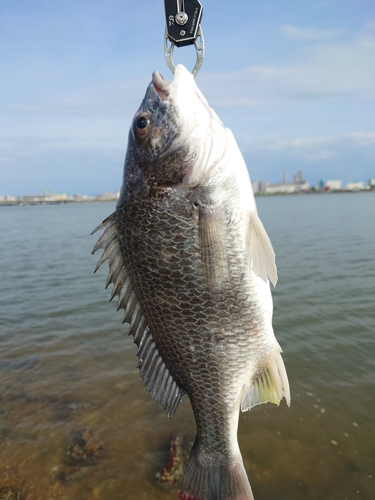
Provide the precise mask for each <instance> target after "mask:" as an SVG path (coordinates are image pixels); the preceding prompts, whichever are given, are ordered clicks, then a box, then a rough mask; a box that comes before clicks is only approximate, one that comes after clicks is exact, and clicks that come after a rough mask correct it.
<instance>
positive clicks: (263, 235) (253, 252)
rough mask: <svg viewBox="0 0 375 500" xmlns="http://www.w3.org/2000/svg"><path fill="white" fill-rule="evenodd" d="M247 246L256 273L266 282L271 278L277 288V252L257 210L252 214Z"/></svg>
mask: <svg viewBox="0 0 375 500" xmlns="http://www.w3.org/2000/svg"><path fill="white" fill-rule="evenodd" d="M246 246H247V249H246V250H247V253H248V255H249V258H250V265H251V266H252V268H253V271H254V273H255V274H256V275H257V276H259V277H260V278H262V279H263V280H264V281H265V282H267V278H269V280H270V281H271V283H272V284H273V286H275V285H276V283H277V269H276V264H275V252H274V250H273V248H272V243H271V241H270V239H269V237H268V234H267V232H266V230H265V229H264V226H263V224H262V221H261V220H260V219H259V216H258V214H257V212H256V210H252V211H251V212H250V228H249V231H248V238H247V241H246Z"/></svg>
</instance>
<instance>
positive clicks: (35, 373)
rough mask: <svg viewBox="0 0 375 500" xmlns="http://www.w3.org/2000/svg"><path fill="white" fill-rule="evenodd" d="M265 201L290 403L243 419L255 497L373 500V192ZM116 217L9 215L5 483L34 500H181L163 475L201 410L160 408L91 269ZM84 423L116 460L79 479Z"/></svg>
mask: <svg viewBox="0 0 375 500" xmlns="http://www.w3.org/2000/svg"><path fill="white" fill-rule="evenodd" d="M257 203H258V209H259V212H260V215H261V218H262V220H263V222H264V224H265V226H266V228H267V230H268V233H269V235H270V237H271V240H272V242H273V244H274V247H275V251H276V254H277V264H278V270H279V283H278V284H277V287H276V289H275V291H274V306H275V313H274V327H275V331H276V335H277V338H278V340H279V342H280V344H281V345H282V347H283V349H284V356H283V357H284V360H285V365H286V368H287V371H288V374H289V380H290V383H291V389H292V407H291V409H288V408H287V407H286V405H285V402H283V403H282V405H281V406H280V407H279V408H277V407H274V406H273V405H262V406H260V407H256V408H255V409H253V410H252V411H251V412H248V413H245V414H242V415H241V420H240V429H239V442H240V447H241V450H242V453H243V457H244V461H245V466H246V469H247V472H248V476H249V479H250V482H251V485H252V488H253V492H254V495H255V498H256V500H275V499H278V500H318V499H319V500H320V499H322V500H323V499H324V500H327V499H328V500H336V499H337V500H338V499H340V500H346V499H347V500H351V499H361V500H367V499H369V500H370V499H371V500H373V499H374V498H375V320H374V314H375V259H374V256H375V224H374V216H375V194H374V193H364V194H362V193H361V194H340V195H319V196H318V195H317V196H285V197H283V196H274V197H269V198H260V199H258V200H257ZM113 209H114V204H110V203H106V204H99V203H98V204H83V205H60V206H25V207H3V208H1V209H0V228H1V240H0V252H1V254H0V255H1V260H0V266H1V274H0V276H1V288H0V307H1V309H0V311H1V316H0V487H1V486H4V485H6V486H12V485H17V486H18V487H21V488H22V490H23V493H24V496H25V497H26V498H27V499H28V500H52V499H54V500H62V499H64V500H70V499H71V500H78V499H85V500H86V499H99V500H107V499H109V498H110V499H114V500H122V499H126V500H139V499H141V500H146V499H147V500H176V498H177V486H175V487H170V488H161V487H160V486H159V485H158V484H157V483H156V482H155V480H154V478H155V473H156V472H157V471H158V470H159V469H160V467H161V466H162V465H164V463H163V460H164V459H165V449H166V446H168V441H169V436H170V434H171V433H172V432H175V431H181V430H187V431H189V432H191V433H194V421H193V417H192V412H191V410H190V406H189V401H188V398H186V400H185V401H184V403H183V404H182V406H181V407H180V408H179V409H178V411H177V414H176V417H175V418H174V419H173V420H172V421H170V420H169V419H168V418H167V416H166V415H165V413H164V411H163V410H162V408H161V407H160V406H159V405H157V404H156V403H155V402H154V401H152V400H151V399H150V397H149V395H148V393H147V392H146V390H145V389H144V388H143V386H142V383H141V381H140V378H139V377H138V373H137V370H136V368H135V366H136V356H135V351H136V347H135V345H134V344H133V343H132V340H131V338H129V337H128V336H127V332H126V328H125V327H124V325H121V320H122V315H121V313H120V312H119V313H116V307H115V304H114V303H113V304H112V303H111V304H108V299H109V291H108V290H104V282H105V278H106V269H100V271H99V272H98V273H97V274H96V275H93V272H92V271H93V268H94V266H95V264H96V261H97V257H96V256H95V257H92V256H91V255H90V252H91V249H92V247H93V245H94V243H95V241H96V236H95V237H90V236H89V234H90V232H91V230H92V229H93V228H94V227H95V226H96V225H97V224H98V222H100V221H101V220H102V219H103V218H104V217H106V216H107V215H109V214H110V213H111V212H112V211H113ZM103 268H104V266H103ZM84 427H91V428H93V429H95V430H96V431H97V432H98V433H99V435H100V436H101V439H102V441H103V443H104V449H105V455H104V457H103V458H101V459H99V460H98V462H97V464H96V465H94V466H91V467H86V468H83V469H80V470H79V473H77V474H75V475H74V474H73V475H72V476H71V478H70V476H69V473H71V469H69V467H67V466H66V465H64V463H63V461H62V457H63V450H64V440H66V438H67V436H69V435H70V434H71V433H72V432H74V431H75V430H77V429H80V428H84ZM64 473H66V474H68V476H66V477H68V479H69V478H70V480H66V481H61V480H60V479H61V477H62V474H64ZM59 478H60V479H59Z"/></svg>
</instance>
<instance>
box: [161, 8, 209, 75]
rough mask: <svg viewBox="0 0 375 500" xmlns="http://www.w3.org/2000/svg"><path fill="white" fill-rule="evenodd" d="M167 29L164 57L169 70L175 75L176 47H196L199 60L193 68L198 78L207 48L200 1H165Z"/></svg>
mask: <svg viewBox="0 0 375 500" xmlns="http://www.w3.org/2000/svg"><path fill="white" fill-rule="evenodd" d="M164 4H165V17H166V23H167V26H166V29H165V34H164V56H165V60H166V62H167V65H168V67H169V69H170V70H171V71H172V73H174V71H175V64H174V62H173V50H174V47H175V45H177V47H183V46H185V45H194V47H195V51H196V56H197V60H196V63H195V66H194V68H193V71H192V73H193V75H194V76H196V75H197V73H198V71H199V70H200V67H201V66H202V63H203V59H204V54H205V46H204V38H203V32H202V28H201V26H200V22H201V19H202V13H203V8H202V5H201V4H200V2H199V1H198V0H164Z"/></svg>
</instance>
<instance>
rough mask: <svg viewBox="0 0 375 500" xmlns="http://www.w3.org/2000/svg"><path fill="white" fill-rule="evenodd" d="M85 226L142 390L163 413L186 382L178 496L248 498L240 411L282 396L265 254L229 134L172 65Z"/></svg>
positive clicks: (268, 252) (148, 99)
mask: <svg viewBox="0 0 375 500" xmlns="http://www.w3.org/2000/svg"><path fill="white" fill-rule="evenodd" d="M155 82H156V83H155ZM97 229H104V233H103V235H102V236H101V237H100V239H99V241H98V243H97V245H96V246H95V248H94V251H96V250H97V249H98V248H102V249H103V250H104V252H103V255H102V257H101V258H100V260H99V264H98V267H99V265H101V264H102V263H103V261H105V260H108V263H109V273H108V278H107V284H109V283H113V284H114V287H113V290H112V296H111V298H112V297H114V296H118V308H119V309H123V310H124V321H126V322H128V323H130V334H132V335H133V336H134V342H135V343H136V345H137V346H138V351H137V356H138V368H139V371H140V375H141V377H142V380H143V383H144V385H145V387H146V388H147V390H148V391H149V392H150V394H151V396H152V397H153V398H154V399H156V401H158V402H159V403H160V404H161V405H162V406H163V407H164V408H165V410H166V411H167V413H168V415H169V416H170V417H171V418H172V417H173V415H174V414H175V412H176V410H177V407H178V405H179V404H180V403H181V401H182V398H183V397H184V394H186V393H187V394H188V396H189V399H190V402H191V405H192V408H193V412H194V416H195V420H196V425H197V436H196V440H195V443H194V446H193V448H192V450H191V454H190V457H189V460H188V462H187V466H186V470H185V473H184V476H183V479H182V483H181V487H180V493H179V498H180V500H251V499H253V495H252V492H251V488H250V484H249V482H248V479H247V476H246V472H245V469H244V466H243V461H242V457H241V454H240V451H239V447H238V442H237V427H238V417H239V411H240V408H241V409H242V410H248V409H250V408H251V407H252V406H255V405H257V404H261V403H265V402H267V401H271V402H274V403H276V404H279V403H280V400H281V399H282V397H283V396H285V398H286V399H287V403H288V404H289V401H290V396H289V385H288V379H287V375H286V372H285V368H284V364H283V361H282V358H281V355H280V352H281V349H280V346H279V345H278V343H277V341H276V338H275V336H274V333H273V329H272V298H271V292H270V287H269V279H270V280H271V281H272V282H273V283H274V284H275V283H276V280H277V273H276V266H275V261H274V260H275V255H274V252H273V249H272V245H271V243H270V241H269V238H268V236H267V233H266V231H265V229H264V227H263V225H262V223H261V221H260V219H259V217H258V215H257V212H256V207H255V201H254V196H253V193H252V189H251V184H250V179H249V176H248V173H247V169H246V165H245V163H244V161H243V159H242V156H241V154H240V152H239V150H238V147H237V144H236V143H235V140H234V138H233V136H232V135H231V133H230V131H229V130H227V129H225V128H224V127H223V125H222V123H221V122H220V120H219V119H218V117H217V115H216V114H215V112H214V111H213V110H212V109H211V108H210V107H209V106H208V104H207V101H206V100H205V99H204V97H203V96H202V94H201V93H200V91H199V89H198V88H197V87H196V84H195V82H194V80H193V78H192V76H191V75H190V74H189V73H188V72H187V70H186V69H185V68H183V67H182V66H177V68H176V74H175V79H174V81H173V82H172V84H170V85H169V84H167V82H165V80H163V78H162V77H161V75H159V74H158V73H156V74H154V75H153V81H152V83H151V84H150V85H149V87H148V89H147V92H146V96H145V98H144V100H143V102H142V104H141V106H140V108H139V110H138V112H137V113H136V115H135V118H134V121H133V125H132V128H131V130H130V133H129V142H128V151H127V155H126V160H125V168H124V179H123V186H122V190H121V195H120V198H119V201H118V204H117V207H116V212H115V214H112V215H111V216H110V217H108V218H107V219H106V220H105V221H104V222H103V223H102V224H100V225H99V226H98V228H97Z"/></svg>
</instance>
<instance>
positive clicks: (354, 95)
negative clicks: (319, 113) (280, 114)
mask: <svg viewBox="0 0 375 500" xmlns="http://www.w3.org/2000/svg"><path fill="white" fill-rule="evenodd" d="M299 59H300V60H299V61H298V62H294V63H288V64H285V63H282V64H280V65H263V66H259V65H257V66H255V65H253V66H249V67H247V68H243V69H241V70H237V71H232V72H227V73H211V74H207V73H206V74H203V75H202V76H200V80H199V84H200V86H201V87H202V90H203V93H204V94H205V95H206V97H207V99H208V101H209V102H210V104H211V105H212V106H217V107H219V106H222V107H224V106H227V105H228V103H229V104H230V105H231V106H250V105H254V103H257V104H262V103H263V104H267V103H274V102H281V101H284V102H287V101H301V100H305V101H306V100H317V99H319V100H322V99H337V98H341V99H352V100H375V37H373V36H370V35H366V36H362V37H360V38H357V39H355V40H351V41H345V42H330V43H324V44H319V45H317V46H314V47H309V49H308V50H307V49H306V50H304V51H303V52H302V53H301V55H300V56H299ZM229 89H230V90H229ZM228 95H229V97H228Z"/></svg>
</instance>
